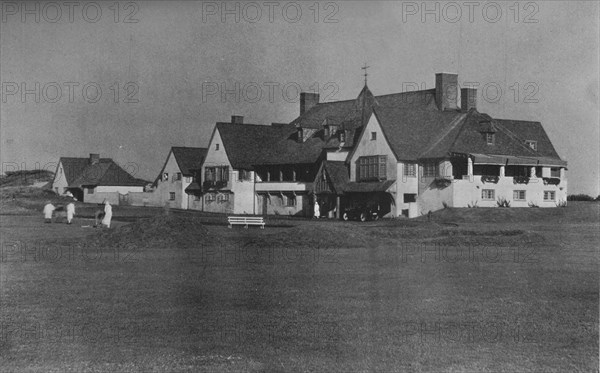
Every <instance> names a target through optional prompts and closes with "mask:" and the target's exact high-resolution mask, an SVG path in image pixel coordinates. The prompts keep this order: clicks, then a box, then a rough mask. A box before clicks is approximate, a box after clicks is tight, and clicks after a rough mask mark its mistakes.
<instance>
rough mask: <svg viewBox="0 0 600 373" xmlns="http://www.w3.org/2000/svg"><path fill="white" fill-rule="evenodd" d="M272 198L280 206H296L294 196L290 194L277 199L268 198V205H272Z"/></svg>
mask: <svg viewBox="0 0 600 373" xmlns="http://www.w3.org/2000/svg"><path fill="white" fill-rule="evenodd" d="M272 198H278V199H279V201H280V205H281V206H287V207H293V206H296V196H294V195H290V194H284V195H279V196H278V197H268V199H269V205H272V204H273V200H272Z"/></svg>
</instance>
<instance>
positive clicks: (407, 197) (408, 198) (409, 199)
mask: <svg viewBox="0 0 600 373" xmlns="http://www.w3.org/2000/svg"><path fill="white" fill-rule="evenodd" d="M413 202H417V195H416V194H414V193H405V194H404V203H413Z"/></svg>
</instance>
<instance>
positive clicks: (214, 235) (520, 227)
mask: <svg viewBox="0 0 600 373" xmlns="http://www.w3.org/2000/svg"><path fill="white" fill-rule="evenodd" d="M42 204H43V201H42V200H41V199H39V200H31V199H23V198H16V199H15V200H12V201H10V200H9V201H5V202H4V203H3V206H2V209H1V210H0V213H1V215H0V224H1V233H2V253H1V254H2V256H1V262H0V289H1V290H0V306H1V308H0V328H1V330H0V331H1V334H0V367H1V368H0V370H1V371H2V372H4V371H9V372H10V371H39V372H152V371H155V372H163V371H172V372H198V371H202V372H305V371H318V372H440V371H445V372H525V371H530V372H532V371H535V372H541V371H543V372H579V371H583V372H597V371H598V302H599V297H598V292H599V289H598V283H599V276H598V246H599V244H600V233H599V213H600V209H599V206H600V204H598V203H584V202H580V203H575V202H573V203H570V204H569V206H568V207H566V208H556V209H531V208H525V209H514V208H511V209H500V208H497V209H484V208H479V209H446V210H442V211H439V212H437V213H434V214H433V219H432V221H431V222H428V221H427V219H426V218H419V219H415V220H410V221H409V220H393V221H392V220H389V221H378V222H369V223H357V222H339V221H311V220H303V219H280V220H277V219H268V223H267V228H266V229H264V230H261V229H258V228H254V229H252V228H251V229H244V228H241V227H235V228H234V229H228V228H227V227H226V225H225V222H226V219H225V217H224V216H219V215H208V214H200V213H190V212H178V211H171V214H170V215H168V216H163V215H162V210H161V209H144V208H120V207H118V206H116V207H115V208H114V211H115V220H116V222H115V224H114V229H111V230H108V231H106V230H104V231H99V230H96V229H93V228H83V227H82V225H88V224H89V223H90V220H89V218H91V217H92V216H93V211H94V209H95V208H96V207H95V206H84V205H80V206H78V213H79V215H76V221H75V224H74V225H72V226H68V225H66V224H44V223H43V219H42V216H41V211H39V210H41V207H40V206H41V205H42Z"/></svg>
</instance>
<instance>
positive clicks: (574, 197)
mask: <svg viewBox="0 0 600 373" xmlns="http://www.w3.org/2000/svg"><path fill="white" fill-rule="evenodd" d="M598 198H600V196H598ZM598 198H596V201H598ZM593 200H594V197H592V196H588V195H587V194H570V195H568V196H567V201H586V202H588V201H593Z"/></svg>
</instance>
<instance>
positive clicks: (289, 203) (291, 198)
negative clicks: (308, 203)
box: [285, 195, 296, 207]
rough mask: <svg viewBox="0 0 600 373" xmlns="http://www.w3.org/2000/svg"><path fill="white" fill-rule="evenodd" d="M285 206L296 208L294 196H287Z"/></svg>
mask: <svg viewBox="0 0 600 373" xmlns="http://www.w3.org/2000/svg"><path fill="white" fill-rule="evenodd" d="M285 202H286V203H285V204H286V206H288V207H292V206H296V196H294V195H291V196H287V197H286V199H285Z"/></svg>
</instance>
